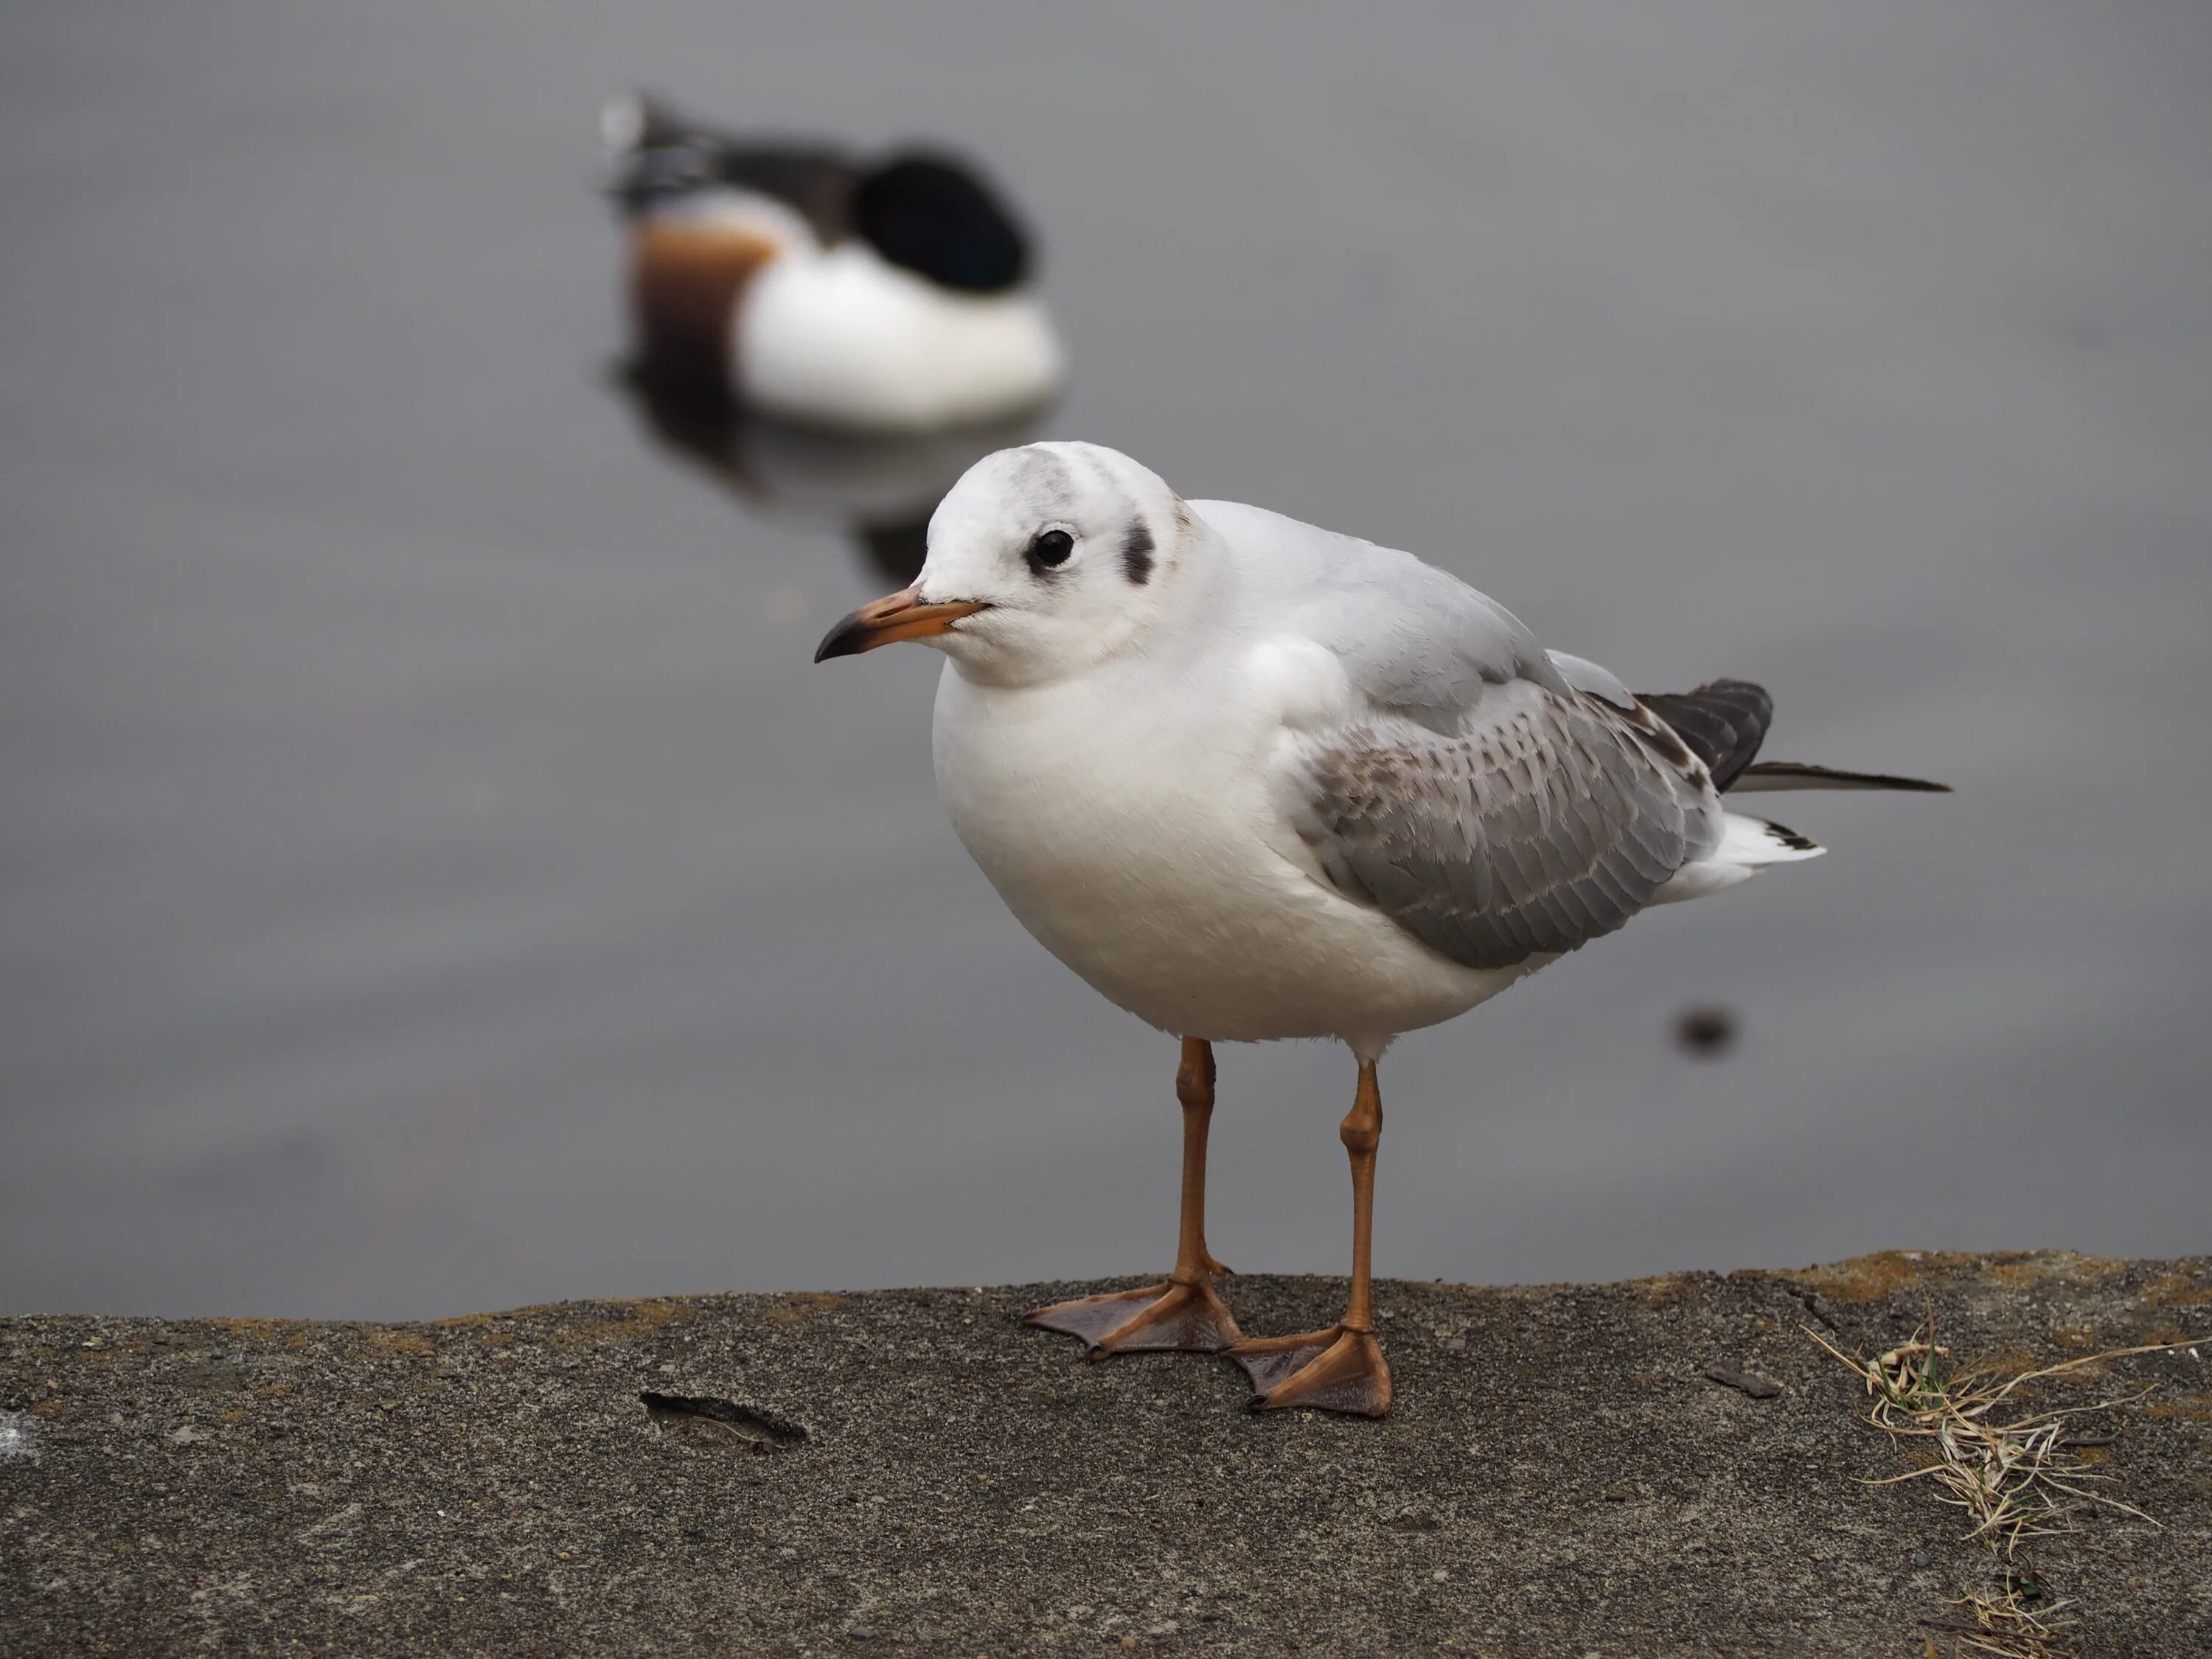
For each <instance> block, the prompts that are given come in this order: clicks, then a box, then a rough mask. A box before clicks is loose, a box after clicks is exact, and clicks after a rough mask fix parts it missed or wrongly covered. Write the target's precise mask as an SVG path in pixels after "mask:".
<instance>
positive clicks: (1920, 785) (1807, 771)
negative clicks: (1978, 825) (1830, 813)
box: [1734, 761, 1952, 795]
mask: <svg viewBox="0 0 2212 1659" xmlns="http://www.w3.org/2000/svg"><path fill="white" fill-rule="evenodd" d="M1734 787H1735V791H1736V793H1739V794H1752V793H1757V792H1759V791H1762V790H1780V789H1889V790H1895V791H1898V792H1899V793H1905V794H1916V795H1948V794H1949V793H1952V790H1951V786H1950V785H1949V784H1948V783H1937V782H1935V781H1933V780H1931V779H1929V778H1905V777H1899V776H1897V775H1894V774H1893V773H1888V772H1846V771H1844V769H1842V768H1840V767H1835V766H1815V765H1814V764H1812V763H1810V762H1809V761H1761V762H1759V763H1758V764H1757V765H1756V766H1747V767H1745V768H1744V769H1743V770H1742V772H1741V773H1740V774H1739V775H1737V777H1736V779H1735V785H1734Z"/></svg>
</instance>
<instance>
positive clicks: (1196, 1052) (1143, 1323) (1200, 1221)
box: [1029, 1037, 1243, 1359]
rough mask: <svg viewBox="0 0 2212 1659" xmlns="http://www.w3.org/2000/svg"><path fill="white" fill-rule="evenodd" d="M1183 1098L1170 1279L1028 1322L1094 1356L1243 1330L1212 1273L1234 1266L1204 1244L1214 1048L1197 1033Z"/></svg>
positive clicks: (1197, 1345) (1192, 1347) (1229, 1337)
mask: <svg viewBox="0 0 2212 1659" xmlns="http://www.w3.org/2000/svg"><path fill="white" fill-rule="evenodd" d="M1176 1099H1177V1100H1179V1101H1181V1102H1182V1229H1181V1231H1180V1232H1179V1234H1178V1236H1177V1237H1176V1265H1175V1271H1174V1272H1173V1273H1170V1274H1169V1275H1168V1279H1167V1282H1166V1283H1165V1284H1164V1285H1146V1286H1145V1287H1144V1288H1143V1289H1142V1290H1136V1291H1115V1293H1114V1294H1112V1295H1110V1296H1086V1297H1078V1298H1077V1299H1076V1300H1075V1301H1073V1302H1055V1303H1054V1304H1052V1305H1051V1306H1050V1307H1048V1308H1039V1309H1038V1310H1036V1312H1035V1313H1033V1314H1031V1315H1030V1316H1029V1322H1030V1324H1032V1325H1039V1326H1042V1327H1043V1328H1045V1329H1046V1330H1048V1331H1062V1332H1065V1333H1066V1334H1068V1335H1070V1336H1078V1337H1081V1338H1082V1339H1083V1340H1084V1341H1085V1343H1087V1344H1088V1345H1089V1346H1090V1349H1091V1358H1093V1359H1103V1358H1105V1357H1106V1356H1107V1355H1108V1354H1112V1353H1127V1352H1132V1351H1133V1350H1137V1349H1143V1348H1180V1349H1182V1350H1183V1351H1185V1352H1190V1353H1219V1352H1221V1351H1222V1350H1223V1349H1225V1348H1226V1347H1228V1346H1230V1344H1231V1343H1232V1342H1236V1341H1237V1340H1240V1338H1241V1337H1242V1335H1243V1333H1241V1332H1240V1331H1238V1330H1237V1321H1236V1318H1235V1316H1233V1315H1231V1313H1230V1311H1229V1310H1228V1308H1227V1307H1226V1306H1225V1304H1223V1302H1222V1300H1221V1298H1220V1297H1218V1296H1216V1295H1215V1294H1214V1292H1213V1275H1214V1274H1216V1273H1227V1272H1228V1271H1229V1270H1228V1269H1227V1268H1226V1267H1223V1266H1222V1265H1221V1264H1220V1263H1219V1262H1218V1261H1215V1260H1214V1259H1213V1257H1212V1255H1210V1254H1209V1253H1208V1252H1207V1250H1206V1128H1207V1127H1208V1126H1209V1125H1210V1124H1211V1123H1212V1121H1213V1048H1212V1044H1210V1043H1207V1042H1204V1041H1202V1040H1201V1039H1200V1038H1198V1037H1185V1038H1184V1039H1183V1040H1182V1066H1180V1067H1179V1068H1178V1069H1177V1070H1176Z"/></svg>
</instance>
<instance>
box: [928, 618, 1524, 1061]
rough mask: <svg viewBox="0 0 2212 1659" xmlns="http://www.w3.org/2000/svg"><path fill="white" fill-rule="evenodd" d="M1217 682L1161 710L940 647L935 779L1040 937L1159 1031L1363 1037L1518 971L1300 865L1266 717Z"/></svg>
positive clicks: (1392, 1030) (1104, 681) (1454, 1003)
mask: <svg viewBox="0 0 2212 1659" xmlns="http://www.w3.org/2000/svg"><path fill="white" fill-rule="evenodd" d="M1224 669H1225V672H1237V673H1238V676H1239V678H1240V680H1243V676H1242V675H1241V664H1240V663H1237V662H1235V661H1231V662H1230V663H1227V664H1225V665H1224ZM1243 683H1244V684H1246V685H1247V686H1248V687H1249V680H1244V681H1243ZM1133 690H1134V688H1132V687H1130V686H1127V685H1121V684H1116V681H1115V677H1114V676H1111V675H1107V676H1093V677H1087V678H1084V679H1081V680H1078V681H1074V682H1070V683H1066V684H1058V685H1053V686H1047V687H1027V688H1022V689H1018V690H1007V689H1001V688H993V687H987V686H980V685H975V684H970V683H969V682H968V681H967V680H965V679H964V678H962V677H961V675H960V673H959V671H957V668H955V667H954V666H952V665H947V667H946V670H945V677H944V678H943V679H942V680H941V681H940V682H939V689H938V697H937V714H936V723H935V754H936V763H937V780H938V789H939V794H940V795H941V796H942V797H943V799H944V801H945V810H946V811H947V812H948V813H949V814H950V816H951V819H952V823H953V828H954V829H955V830H956V831H957V833H958V835H959V836H960V839H961V841H962V842H963V844H964V845H965V846H966V847H967V848H968V851H969V854H970V855H972V856H973V857H974V858H975V861H976V863H977V864H978V865H980V866H981V867H982V870H983V872H984V874H985V875H987V877H988V878H990V881H991V884H992V885H993V886H994V887H995V888H997V889H998V890H999V893H1000V896H1001V897H1002V898H1004V899H1005V900H1006V904H1007V906H1008V908H1011V909H1012V911H1013V913H1014V915H1016V916H1017V917H1018V918H1019V919H1020V921H1021V922H1022V924H1023V926H1024V927H1027V928H1028V929H1029V930H1030V933H1033V934H1035V935H1036V938H1037V939H1038V940H1039V942H1041V943H1042V945H1044V946H1045V948H1046V949H1047V950H1048V951H1051V952H1052V953H1053V954H1054V956H1056V957H1059V958H1060V960H1061V961H1062V962H1064V963H1066V964H1067V965H1068V966H1069V967H1070V968H1073V969H1074V970H1075V971H1076V972H1077V973H1079V974H1080V975H1082V976H1083V977H1084V978H1085V980H1087V981H1089V982H1090V983H1091V985H1092V986H1093V987H1095V988H1096V989H1097V991H1098V992H1099V993H1100V994H1103V995H1104V996H1105V997H1107V998H1108V999H1109V1000H1111V1001H1113V1002H1114V1003H1115V1004H1117V1005H1119V1006H1121V1007H1123V1008H1126V1009H1127V1010H1128V1011H1129V1012H1131V1013H1133V1014H1135V1015H1136V1016H1137V1017H1138V1018H1140V1019H1142V1020H1144V1021H1146V1023H1147V1024H1152V1025H1154V1026H1157V1027H1158V1028H1159V1029H1160V1030H1164V1031H1169V1032H1171V1033H1174V1034H1176V1035H1179V1036H1201V1037H1206V1038H1208V1039H1211V1040H1214V1041H1222V1042H1261V1041H1266V1040H1269V1039H1273V1038H1280V1037H1299V1036H1309V1037H1310V1036H1335V1037H1341V1038H1343V1039H1344V1040H1345V1041H1346V1042H1349V1043H1351V1044H1352V1047H1353V1048H1355V1049H1357V1050H1359V1051H1361V1052H1363V1053H1377V1054H1379V1053H1380V1052H1381V1049H1382V1048H1383V1045H1384V1044H1385V1043H1387V1042H1388V1041H1389V1038H1390V1037H1391V1036H1395V1034H1397V1033H1398V1032H1400V1031H1405V1030H1413V1029H1415V1028H1417V1027H1419V1026H1423V1025H1431V1024H1436V1023H1437V1022H1438V1021H1440V1020H1444V1019H1449V1018H1451V1017H1452V1016H1454V1015H1455V1014H1458V1013H1462V1012H1465V1011H1466V1010H1467V1009H1468V1008H1471V1007H1473V1006H1474V1005H1475V1004H1476V1003H1478V1002H1480V1001H1482V1000H1485V999H1486V998H1487V997H1490V996H1492V995H1495V994H1497V993H1498V991H1501V990H1503V989H1504V987H1506V986H1507V985H1510V983H1512V982H1513V981H1514V980H1516V979H1517V978H1519V977H1520V976H1521V975H1522V973H1523V972H1525V971H1527V969H1508V970H1505V971H1503V972H1496V973H1481V972H1477V971H1475V970H1473V969H1466V968H1462V967H1460V966H1459V965H1458V964H1457V963H1452V962H1450V961H1449V960H1448V959H1446V958H1445V957H1441V956H1438V955H1437V953H1435V952H1434V951H1431V950H1429V949H1428V948H1427V947H1426V946H1425V945H1421V944H1420V943H1419V941H1418V940H1416V939H1413V937H1412V936H1411V935H1409V934H1407V933H1405V932H1404V931H1403V930H1402V929H1401V928H1400V927H1397V926H1396V924H1395V923H1393V922H1391V921H1389V920H1388V919H1387V918H1385V917H1383V916H1382V915H1379V914H1377V913H1376V912H1375V911H1372V910H1370V909H1367V908H1364V907H1362V906H1359V905H1356V904H1353V903H1352V902H1350V901H1348V900H1346V899H1345V898H1344V897H1342V896H1340V895H1339V894H1338V893H1337V892H1336V891H1335V890H1334V889H1332V888H1329V887H1328V886H1327V885H1325V884H1323V883H1322V882H1321V881H1320V880H1318V879H1316V877H1315V876H1314V875H1313V874H1312V873H1310V866H1309V865H1308V864H1307V863H1306V861H1305V860H1304V853H1303V849H1302V848H1299V846H1298V844H1297V840H1296V837H1295V836H1293V835H1292V834H1291V830H1290V829H1289V826H1288V824H1287V823H1285V821H1284V819H1283V817H1282V816H1281V814H1280V813H1279V811H1277V810H1276V808H1275V806H1274V805H1273V801H1272V800H1271V799H1269V797H1268V794H1267V777H1266V773H1267V769H1266V768H1265V766H1264V765H1263V764H1262V762H1263V761H1264V758H1265V754H1266V751H1267V746H1268V745H1270V744H1273V743H1274V742H1276V741H1278V740H1279V738H1280V734H1281V732H1282V729H1283V728H1282V726H1281V725H1280V723H1279V720H1277V719H1276V718H1275V715H1274V713H1273V711H1272V710H1269V709H1266V708H1261V707H1260V706H1259V705H1258V703H1257V702H1255V699H1254V698H1252V697H1250V696H1237V695H1232V693H1233V692H1234V690H1236V688H1233V687H1231V686H1229V685H1223V686H1219V687H1214V688H1206V687H1199V686H1192V685H1189V684H1185V685H1183V686H1182V687H1180V688H1179V695H1178V696H1176V698H1175V699H1173V701H1172V704H1171V705H1170V707H1171V708H1172V711H1173V712H1174V714H1176V719H1175V720H1173V721H1172V722H1170V721H1167V720H1163V719H1161V718H1159V717H1158V714H1157V713H1155V712H1153V711H1154V710H1155V709H1157V708H1159V707H1160V704H1158V703H1156V702H1153V701H1152V700H1150V699H1147V698H1146V697H1145V696H1142V695H1133ZM1535 965H1537V964H1534V963H1532V964H1529V966H1530V967H1534V966H1535Z"/></svg>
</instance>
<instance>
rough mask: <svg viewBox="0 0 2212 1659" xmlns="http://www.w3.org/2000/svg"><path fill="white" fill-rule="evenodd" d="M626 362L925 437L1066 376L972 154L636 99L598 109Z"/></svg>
mask: <svg viewBox="0 0 2212 1659" xmlns="http://www.w3.org/2000/svg"><path fill="white" fill-rule="evenodd" d="M601 131H602V133H603V135H604V137H605V140H606V144H607V148H608V150H609V152H610V155H611V161H612V165H613V169H614V178H613V181H612V184H611V193H612V194H613V196H614V197H615V199H616V200H617V203H619V204H620V205H621V208H622V210H623V215H624V216H625V218H626V219H627V222H628V223H629V232H630V245H629V285H630V302H631V308H632V314H633V320H634V324H635V331H636V343H637V352H638V361H639V363H640V365H641V367H642V368H643V369H644V370H645V371H646V372H647V374H649V375H650V376H651V377H653V379H655V380H662V381H666V382H669V383H672V384H676V385H679V386H690V387H693V388H695V389H697V388H706V389H713V390H720V391H723V392H726V393H727V394H728V395H729V396H731V397H733V398H735V399H736V400H737V401H738V403H740V404H744V406H745V407H747V408H748V409H750V410H755V411H757V412H759V413H761V414H765V415H772V416H777V417H780V418H781V419H784V420H787V421H793V422H799V423H802V424H805V425H808V426H817V427H824V428H833V429H836V430H842V431H850V432H867V433H901V432H909V433H910V432H927V431H932V430H935V429H939V428H950V427H961V426H969V425H978V424H982V423H986V422H995V421H1000V420H1004V419H1006V418H1007V417H1009V416H1014V415H1017V414H1019V413H1021V412H1022V411H1024V410H1031V409H1035V408H1036V407H1038V406H1039V405H1041V404H1043V403H1045V402H1046V401H1047V400H1048V399H1049V398H1051V397H1052V396H1053V394H1054V392H1057V391H1058V390H1059V388H1060V381H1061V378H1062V374H1063V357H1062V353H1061V349H1060V340H1059V337H1058V336H1057V335H1056V334H1055V333H1054V330H1053V325H1052V321H1051V319H1050V318H1049V317H1048V314H1047V313H1046V311H1045V307H1044V303H1043V301H1042V300H1040V299H1039V298H1038V297H1037V296H1036V294H1035V293H1034V292H1033V291H1032V289H1031V287H1030V280H1031V277H1032V276H1033V275H1034V272H1035V267H1036V258H1035V254H1034V252H1033V250H1032V248H1031V246H1030V238H1029V235H1028V234H1027V233H1026V232H1025V231H1024V229H1023V228H1022V227H1021V225H1020V224H1019V223H1018V222H1016V220H1015V218H1014V216H1013V213H1012V210H1011V209H1010V208H1008V207H1007V206H1006V204H1004V203H1002V202H1001V201H1000V199H999V197H998V196H997V194H996V193H995V192H994V191H993V189H992V188H991V186H990V185H988V184H987V182H986V181H985V180H984V179H983V178H982V176H981V174H980V173H978V172H977V170H976V169H975V167H974V166H973V165H972V164H971V163H969V162H967V161H963V160H961V159H959V158H957V157H955V156H952V155H946V154H943V153H939V152H937V151H930V150H906V151H902V152H899V153H896V154H894V155H889V156H886V157H884V158H881V159H878V160H875V161H866V162H863V161H857V160H855V159H854V158H853V157H852V156H850V155H847V154H846V153H845V152H844V151H843V150H842V149H838V148H836V147H835V146H833V145H829V144H824V143H788V142H774V143H752V142H746V141H743V140H740V139H738V138H735V137H730V136H728V135H726V134H723V133H720V132H717V131H712V130H710V129H708V128H705V127H702V126H698V125H694V124H693V123H691V122H690V121H689V120H687V119H685V118H683V117H682V116H680V115H678V114H677V113H676V112H673V111H672V110H671V109H670V108H668V107H667V106H665V105H664V104H660V103H659V102H656V101H654V100H651V99H647V98H645V97H642V96H639V97H633V98H625V99H620V100H616V101H615V102H614V103H612V104H611V105H609V106H608V107H607V109H606V111H605V113H604V115H603V117H602V118H601Z"/></svg>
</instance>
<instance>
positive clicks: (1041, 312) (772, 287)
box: [731, 242, 1062, 431]
mask: <svg viewBox="0 0 2212 1659" xmlns="http://www.w3.org/2000/svg"><path fill="white" fill-rule="evenodd" d="M731 339H732V353H733V356H734V359H735V361H734V363H733V365H732V367H733V371H734V375H735V379H736V380H737V384H738V392H740V394H741V395H742V396H743V397H744V399H745V400H746V401H747V402H748V403H750V404H753V405H754V406H755V407H757V408H760V409H763V410H769V412H771V413H774V414H777V415H781V416H786V417H787V418H789V419H792V420H797V421H804V422H810V423H813V424H818V425H825V426H836V427H847V428H863V429H867V430H875V431H924V430H928V429H930V428H939V427H948V426H962V425H968V424H970V423H975V422H984V421H989V420H994V419H997V418H1000V417H1001V416H1008V415H1012V414H1016V413H1018V412H1019V411H1021V410H1025V409H1029V408H1032V407H1034V406H1035V405H1036V404H1040V403H1042V401H1043V400H1044V399H1045V398H1048V397H1049V396H1050V395H1051V394H1052V393H1053V392H1054V390H1056V389H1057V388H1058V386H1059V385H1060V376H1061V373H1062V357H1061V352H1060V341H1059V338H1058V337H1057V336H1056V335H1055V334H1054V332H1053V328H1052V324H1051V321H1050V319H1048V316H1047V315H1046V313H1045V309H1044V306H1043V304H1042V301H1039V300H1038V299H1037V298H1036V295H1031V294H1026V293H1016V294H1006V295H965V294H956V293H954V292H952V291H951V290H950V289H944V288H940V287H939V286H938V285H937V284H935V283H930V282H927V281H925V280H924V279H922V278H921V277H920V276H915V274H913V273H912V272H910V271H906V270H900V269H899V268H897V267H896V266H895V265H891V264H888V263H886V262H885V261H884V260H883V259H882V258H878V256H877V254H876V253H875V252H874V251H873V250H872V249H871V248H869V247H867V246H865V245H864V244H861V243H859V242H846V243H842V244H840V245H839V246H836V247H833V248H830V249H829V250H828V251H827V252H817V251H814V250H811V249H809V250H802V251H795V252H793V253H791V254H788V255H787V256H786V257H785V258H781V259H778V260H776V261H775V264H771V265H769V266H768V267H767V268H766V269H765V270H763V271H762V272H761V273H760V274H759V276H757V277H756V278H754V280H753V282H752V283H751V285H750V287H748V288H747V289H746V290H745V294H744V302H743V304H742V305H741V306H740V307H739V308H738V318H737V324H736V326H735V327H734V328H733V329H732V333H731Z"/></svg>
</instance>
